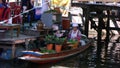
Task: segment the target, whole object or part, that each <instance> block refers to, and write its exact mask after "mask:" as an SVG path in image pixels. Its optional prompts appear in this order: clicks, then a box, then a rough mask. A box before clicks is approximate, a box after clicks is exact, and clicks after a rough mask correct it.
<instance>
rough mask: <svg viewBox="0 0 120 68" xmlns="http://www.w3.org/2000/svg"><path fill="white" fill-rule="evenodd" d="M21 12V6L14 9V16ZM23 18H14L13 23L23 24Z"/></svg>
mask: <svg viewBox="0 0 120 68" xmlns="http://www.w3.org/2000/svg"><path fill="white" fill-rule="evenodd" d="M20 12H21V7H20V6H15V9H14V16H15V15H19V14H20ZM21 19H22V18H21V17H20V16H17V17H15V18H13V23H18V22H20V23H21Z"/></svg>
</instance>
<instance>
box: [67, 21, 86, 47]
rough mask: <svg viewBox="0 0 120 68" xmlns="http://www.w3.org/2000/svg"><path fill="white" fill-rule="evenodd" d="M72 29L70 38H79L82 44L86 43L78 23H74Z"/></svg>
mask: <svg viewBox="0 0 120 68" xmlns="http://www.w3.org/2000/svg"><path fill="white" fill-rule="evenodd" d="M72 27H73V28H72V30H70V32H69V34H68V39H74V40H77V41H78V42H79V43H80V44H81V45H85V41H84V40H83V39H81V37H82V36H83V34H81V31H80V30H79V29H78V24H77V23H74V24H72Z"/></svg>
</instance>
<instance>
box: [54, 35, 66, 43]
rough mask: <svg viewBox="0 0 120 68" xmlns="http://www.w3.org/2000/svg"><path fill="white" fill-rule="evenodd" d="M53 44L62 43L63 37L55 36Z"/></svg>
mask: <svg viewBox="0 0 120 68" xmlns="http://www.w3.org/2000/svg"><path fill="white" fill-rule="evenodd" d="M54 40H55V44H63V43H64V42H65V38H60V37H56V38H55V39H54Z"/></svg>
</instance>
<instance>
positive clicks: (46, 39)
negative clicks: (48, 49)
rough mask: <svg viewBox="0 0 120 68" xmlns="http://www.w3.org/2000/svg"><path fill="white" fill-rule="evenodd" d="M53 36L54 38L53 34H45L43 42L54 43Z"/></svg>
mask: <svg viewBox="0 0 120 68" xmlns="http://www.w3.org/2000/svg"><path fill="white" fill-rule="evenodd" d="M54 38H55V36H54V35H47V36H45V43H46V44H51V43H54Z"/></svg>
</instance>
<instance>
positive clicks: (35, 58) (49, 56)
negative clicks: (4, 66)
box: [19, 42, 92, 63]
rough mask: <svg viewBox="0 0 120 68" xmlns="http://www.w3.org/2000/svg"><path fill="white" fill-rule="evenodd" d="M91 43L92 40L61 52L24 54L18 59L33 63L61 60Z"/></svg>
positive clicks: (84, 48) (81, 50)
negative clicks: (36, 54)
mask: <svg viewBox="0 0 120 68" xmlns="http://www.w3.org/2000/svg"><path fill="white" fill-rule="evenodd" d="M91 45H92V42H89V43H88V44H86V45H85V46H80V47H79V48H75V49H72V50H67V51H62V52H59V53H54V54H44V55H41V56H34V55H25V56H23V57H19V59H22V60H26V61H31V62H35V63H50V62H57V61H59V60H62V59H65V58H67V57H70V56H73V55H76V54H78V53H81V52H83V51H84V50H86V49H87V48H88V47H89V46H91Z"/></svg>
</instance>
